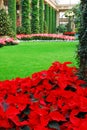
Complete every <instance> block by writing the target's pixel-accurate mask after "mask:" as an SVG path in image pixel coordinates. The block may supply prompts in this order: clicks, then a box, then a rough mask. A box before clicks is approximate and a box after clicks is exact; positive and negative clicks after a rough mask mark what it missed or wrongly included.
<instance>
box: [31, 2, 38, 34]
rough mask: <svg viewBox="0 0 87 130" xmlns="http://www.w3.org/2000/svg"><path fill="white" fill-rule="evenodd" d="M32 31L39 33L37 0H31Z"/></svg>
mask: <svg viewBox="0 0 87 130" xmlns="http://www.w3.org/2000/svg"><path fill="white" fill-rule="evenodd" d="M31 14H32V19H31V25H32V33H39V0H32V13H31Z"/></svg>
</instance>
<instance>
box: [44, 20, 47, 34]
mask: <svg viewBox="0 0 87 130" xmlns="http://www.w3.org/2000/svg"><path fill="white" fill-rule="evenodd" d="M44 33H48V26H47V23H46V21H44Z"/></svg>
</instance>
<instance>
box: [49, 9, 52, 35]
mask: <svg viewBox="0 0 87 130" xmlns="http://www.w3.org/2000/svg"><path fill="white" fill-rule="evenodd" d="M49 10H50V11H49V15H50V18H49V19H50V20H49V25H50V26H49V30H50V33H52V7H49Z"/></svg>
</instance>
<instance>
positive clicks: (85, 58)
mask: <svg viewBox="0 0 87 130" xmlns="http://www.w3.org/2000/svg"><path fill="white" fill-rule="evenodd" d="M80 9H81V24H80V30H79V46H78V55H77V56H78V61H79V76H80V78H82V79H84V80H86V81H87V1H86V0H81V5H80Z"/></svg>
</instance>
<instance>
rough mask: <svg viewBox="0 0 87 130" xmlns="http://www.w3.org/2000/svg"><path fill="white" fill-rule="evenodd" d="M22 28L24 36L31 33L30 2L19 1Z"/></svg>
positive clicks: (26, 0)
mask: <svg viewBox="0 0 87 130" xmlns="http://www.w3.org/2000/svg"><path fill="white" fill-rule="evenodd" d="M21 11H22V13H21V15H22V27H23V28H24V33H25V34H30V33H31V18H30V12H31V10H30V0H21Z"/></svg>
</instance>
